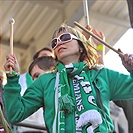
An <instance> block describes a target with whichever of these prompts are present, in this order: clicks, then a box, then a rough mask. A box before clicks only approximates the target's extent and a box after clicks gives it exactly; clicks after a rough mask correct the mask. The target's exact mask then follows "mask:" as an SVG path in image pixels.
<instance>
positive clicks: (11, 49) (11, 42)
mask: <svg viewBox="0 0 133 133" xmlns="http://www.w3.org/2000/svg"><path fill="white" fill-rule="evenodd" d="M14 23H15V20H14V19H13V18H10V20H9V24H10V53H11V54H13V24H14ZM10 74H12V67H10Z"/></svg>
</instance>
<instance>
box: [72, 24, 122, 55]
mask: <svg viewBox="0 0 133 133" xmlns="http://www.w3.org/2000/svg"><path fill="white" fill-rule="evenodd" d="M74 24H75V25H76V26H78V27H79V28H81V29H82V30H84V31H85V32H87V33H88V34H90V35H92V36H93V37H94V38H95V39H97V40H98V41H100V42H101V43H103V44H104V45H105V46H107V47H108V48H110V49H111V50H113V51H114V52H116V53H117V54H119V55H120V56H121V57H123V53H121V52H119V51H118V50H116V49H114V48H113V47H112V46H111V45H109V44H108V43H107V42H105V41H103V40H102V39H101V38H99V37H97V36H96V35H95V34H93V33H92V32H91V31H89V30H87V29H86V28H84V27H83V26H81V25H80V24H79V23H78V22H74Z"/></svg>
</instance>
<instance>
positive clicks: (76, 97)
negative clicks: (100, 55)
mask: <svg viewBox="0 0 133 133" xmlns="http://www.w3.org/2000/svg"><path fill="white" fill-rule="evenodd" d="M86 68H87V66H86V63H84V62H80V63H73V64H69V65H65V66H64V65H63V64H62V63H59V64H58V65H57V75H56V83H55V119H54V123H53V133H65V113H72V112H75V114H76V115H75V116H79V119H78V120H77V117H75V121H76V130H78V131H79V130H81V132H82V133H86V132H87V133H93V130H94V129H96V128H98V126H99V124H101V123H102V118H101V115H100V113H99V112H98V107H97V105H96V102H95V98H94V92H93V91H94V89H92V84H91V82H90V81H89V79H88V77H87V75H86V73H85V71H84V69H86ZM68 77H69V78H70V79H72V85H70V84H71V83H70V82H69V81H68ZM71 86H73V89H72V88H71ZM72 92H73V93H74V94H73V93H72Z"/></svg>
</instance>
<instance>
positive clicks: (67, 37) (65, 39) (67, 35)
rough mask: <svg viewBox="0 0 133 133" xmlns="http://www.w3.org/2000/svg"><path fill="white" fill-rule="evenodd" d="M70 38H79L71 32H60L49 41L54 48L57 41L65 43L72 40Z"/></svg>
mask: <svg viewBox="0 0 133 133" xmlns="http://www.w3.org/2000/svg"><path fill="white" fill-rule="evenodd" d="M72 39H76V40H79V39H78V38H77V37H76V36H74V35H73V34H71V33H63V34H61V35H60V36H58V37H57V38H54V39H53V40H52V41H51V48H52V49H55V48H56V47H57V45H58V42H59V41H60V42H61V43H67V42H70V41H72Z"/></svg>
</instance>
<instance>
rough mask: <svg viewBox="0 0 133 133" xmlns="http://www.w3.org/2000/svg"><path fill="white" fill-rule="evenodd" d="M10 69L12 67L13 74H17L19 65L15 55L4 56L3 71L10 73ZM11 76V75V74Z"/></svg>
mask: <svg viewBox="0 0 133 133" xmlns="http://www.w3.org/2000/svg"><path fill="white" fill-rule="evenodd" d="M10 67H12V71H13V72H17V73H18V72H19V70H20V69H19V64H18V62H17V58H16V56H15V54H8V55H6V63H5V64H4V69H5V71H6V72H9V71H10ZM12 74H13V73H12Z"/></svg>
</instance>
